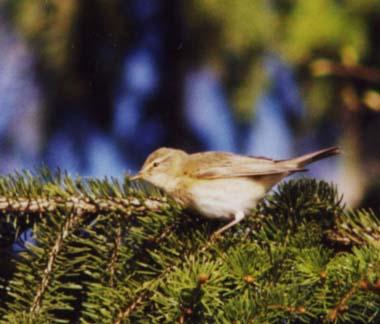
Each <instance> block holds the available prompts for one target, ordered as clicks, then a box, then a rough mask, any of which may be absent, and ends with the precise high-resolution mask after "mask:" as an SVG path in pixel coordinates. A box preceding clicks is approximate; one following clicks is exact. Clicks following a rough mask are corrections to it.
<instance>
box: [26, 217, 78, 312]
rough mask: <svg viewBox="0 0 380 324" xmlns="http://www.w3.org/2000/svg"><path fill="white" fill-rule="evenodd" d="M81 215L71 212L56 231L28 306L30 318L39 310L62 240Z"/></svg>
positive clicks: (76, 223)
mask: <svg viewBox="0 0 380 324" xmlns="http://www.w3.org/2000/svg"><path fill="white" fill-rule="evenodd" d="M81 216H82V215H81V214H74V213H71V214H70V215H69V216H68V217H67V220H66V221H65V223H64V224H63V226H62V230H61V232H60V233H58V236H57V238H56V239H55V241H54V244H53V246H52V249H51V251H50V252H49V258H48V262H47V264H46V268H45V270H44V271H43V274H42V278H41V281H40V284H39V285H38V287H37V290H36V293H35V296H34V299H33V302H32V305H31V307H30V313H31V315H32V318H35V317H36V316H37V315H38V313H39V311H40V308H41V301H42V297H43V294H44V292H45V291H46V289H47V287H48V285H49V281H50V278H51V274H52V272H53V268H54V264H55V261H56V259H57V257H58V254H59V253H60V251H61V249H62V245H63V241H64V240H65V238H66V237H67V236H68V235H69V234H70V233H71V232H72V231H73V229H74V228H76V226H77V225H78V223H79V220H80V217H81Z"/></svg>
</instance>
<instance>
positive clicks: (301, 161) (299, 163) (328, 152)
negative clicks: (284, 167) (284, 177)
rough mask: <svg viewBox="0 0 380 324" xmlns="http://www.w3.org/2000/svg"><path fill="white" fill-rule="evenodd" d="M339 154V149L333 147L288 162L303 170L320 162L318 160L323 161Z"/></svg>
mask: <svg viewBox="0 0 380 324" xmlns="http://www.w3.org/2000/svg"><path fill="white" fill-rule="evenodd" d="M339 153H340V150H339V147H337V146H333V147H329V148H326V149H323V150H319V151H316V152H312V153H308V154H305V155H302V156H299V157H296V158H294V159H290V160H288V161H286V162H287V163H291V165H294V166H296V167H298V168H302V167H304V166H305V165H308V164H310V163H313V162H315V161H318V160H321V159H324V158H327V157H329V156H332V155H336V154H339Z"/></svg>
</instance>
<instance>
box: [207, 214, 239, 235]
mask: <svg viewBox="0 0 380 324" xmlns="http://www.w3.org/2000/svg"><path fill="white" fill-rule="evenodd" d="M244 217H245V215H244V212H242V211H239V212H237V213H236V214H235V216H234V219H233V220H232V221H231V222H229V223H228V224H227V225H224V226H223V227H222V228H220V229H218V230H217V231H216V232H215V233H214V234H212V238H215V237H217V236H219V235H220V234H222V233H223V232H224V231H226V230H228V229H229V228H230V227H232V226H234V225H236V224H238V223H240V222H241V221H242V220H243V219H244Z"/></svg>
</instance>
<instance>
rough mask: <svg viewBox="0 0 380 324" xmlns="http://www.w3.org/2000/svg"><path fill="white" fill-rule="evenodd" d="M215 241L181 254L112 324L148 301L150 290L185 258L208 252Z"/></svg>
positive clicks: (211, 238)
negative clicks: (192, 251) (191, 251)
mask: <svg viewBox="0 0 380 324" xmlns="http://www.w3.org/2000/svg"><path fill="white" fill-rule="evenodd" d="M216 241H217V240H215V239H214V237H210V239H209V240H208V241H207V243H206V244H205V245H204V246H203V247H202V248H201V249H198V250H197V251H196V252H195V253H193V254H191V253H190V254H186V253H183V254H182V255H183V256H182V257H180V258H178V260H176V261H177V262H176V263H175V264H172V265H170V266H168V267H167V268H166V269H164V270H163V271H162V272H161V274H160V275H159V276H158V277H156V278H155V279H154V280H152V281H151V282H150V283H149V284H147V285H144V288H143V290H142V291H141V292H140V294H139V295H138V296H137V297H135V298H134V299H133V301H132V302H131V303H130V304H129V305H128V306H127V307H125V308H124V309H121V310H120V311H119V313H118V315H117V316H116V320H115V321H114V324H120V323H122V322H123V321H124V320H125V319H127V318H128V317H129V316H130V315H131V314H132V313H133V312H134V311H135V309H136V308H137V307H138V306H139V305H141V304H142V303H143V302H144V301H145V300H146V299H148V298H149V297H150V296H151V291H150V290H151V289H152V288H153V287H154V286H156V284H157V282H158V281H165V278H166V277H167V276H168V275H169V274H170V272H171V271H172V270H173V269H175V268H176V267H178V265H179V264H180V263H181V262H183V260H184V259H185V257H186V256H187V257H190V256H191V255H196V254H202V253H205V252H206V251H207V250H209V249H210V248H211V247H212V246H214V245H215V244H216Z"/></svg>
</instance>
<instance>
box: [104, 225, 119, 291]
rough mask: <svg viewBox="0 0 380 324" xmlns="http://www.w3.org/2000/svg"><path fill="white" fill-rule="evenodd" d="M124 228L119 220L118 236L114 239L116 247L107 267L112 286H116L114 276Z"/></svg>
mask: <svg viewBox="0 0 380 324" xmlns="http://www.w3.org/2000/svg"><path fill="white" fill-rule="evenodd" d="M122 233H123V231H122V229H121V224H120V222H118V224H117V228H116V237H115V240H114V248H113V250H112V255H111V260H110V263H109V265H108V267H107V272H108V273H109V285H110V287H113V286H114V277H115V268H116V266H117V259H118V256H119V253H120V247H121V244H122V238H123V237H122Z"/></svg>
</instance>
